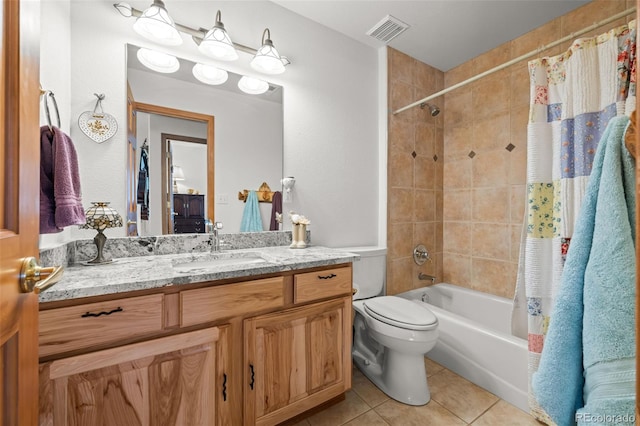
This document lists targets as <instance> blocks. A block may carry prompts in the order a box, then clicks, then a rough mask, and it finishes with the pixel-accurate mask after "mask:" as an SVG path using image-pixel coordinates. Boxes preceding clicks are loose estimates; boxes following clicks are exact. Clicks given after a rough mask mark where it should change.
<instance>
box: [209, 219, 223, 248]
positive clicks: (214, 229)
mask: <svg viewBox="0 0 640 426" xmlns="http://www.w3.org/2000/svg"><path fill="white" fill-rule="evenodd" d="M219 229H222V222H213V223H212V224H211V233H212V234H213V247H212V249H213V251H220V233H219V232H218V230H219Z"/></svg>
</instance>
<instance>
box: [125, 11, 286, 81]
mask: <svg viewBox="0 0 640 426" xmlns="http://www.w3.org/2000/svg"><path fill="white" fill-rule="evenodd" d="M113 7H114V8H115V9H116V10H117V11H118V12H120V14H121V15H122V16H124V17H125V18H137V19H136V23H135V24H134V29H136V26H138V27H141V28H143V27H144V28H145V29H148V28H156V27H157V28H158V29H162V30H159V31H158V33H161V34H164V35H163V36H161V35H149V33H150V30H149V31H146V32H145V31H143V30H142V29H141V30H138V29H136V32H139V34H141V35H142V36H144V37H146V38H148V39H150V40H152V41H155V42H157V43H163V44H167V45H170V44H171V43H170V42H169V40H173V44H171V45H174V46H177V45H179V44H181V43H182V37H181V36H180V34H179V33H184V34H187V35H189V36H191V38H192V39H193V41H194V42H195V43H196V44H197V45H198V50H199V51H200V52H201V53H203V54H205V55H207V56H210V57H213V58H215V59H218V60H223V61H231V60H235V59H238V51H241V52H245V53H248V54H250V55H253V59H252V60H251V66H252V67H253V68H254V69H255V70H257V71H260V72H262V73H265V74H281V73H283V72H284V71H285V66H287V65H289V64H291V61H290V60H289V59H288V58H287V57H286V56H281V55H280V54H279V53H278V51H277V50H276V49H275V47H274V46H273V42H272V41H271V39H270V38H271V32H270V30H269V29H268V28H266V29H265V30H264V31H263V33H262V46H261V47H260V49H259V50H256V49H254V48H252V47H248V46H244V45H242V44H238V43H234V42H233V41H231V38H230V37H229V34H228V33H227V31H226V30H225V28H224V24H223V23H222V21H221V13H220V11H219V10H218V12H217V13H216V22H215V24H214V26H213V28H211V29H210V30H206V29H202V28H200V29H194V28H190V27H187V26H185V25H182V24H179V23H177V22H174V21H173V20H172V19H171V17H170V16H169V14H168V13H167V10H166V8H165V7H164V3H163V2H162V1H161V0H154V2H153V4H152V5H151V7H149V9H147V10H145V11H144V12H141V11H140V10H138V9H135V8H133V7H131V5H129V4H128V3H125V2H120V3H114V5H113ZM151 20H154V21H153V23H152V22H151ZM139 22H141V23H140V24H138V23H139ZM164 32H166V34H165V33H164ZM169 33H171V34H173V35H172V36H170V37H169ZM175 34H177V35H178V37H177V38H175ZM178 39H179V40H178ZM161 72H162V71H161Z"/></svg>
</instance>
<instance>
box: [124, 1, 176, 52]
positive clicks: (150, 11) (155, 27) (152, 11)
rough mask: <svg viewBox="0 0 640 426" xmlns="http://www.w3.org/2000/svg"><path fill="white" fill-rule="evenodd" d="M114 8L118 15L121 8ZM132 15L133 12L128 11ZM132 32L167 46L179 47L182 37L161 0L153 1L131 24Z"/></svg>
mask: <svg viewBox="0 0 640 426" xmlns="http://www.w3.org/2000/svg"><path fill="white" fill-rule="evenodd" d="M119 5H120V7H116V8H117V9H118V11H120V13H122V12H123V10H125V9H126V8H125V9H123V7H124V6H122V4H121V3H119ZM130 13H131V14H132V15H133V11H132V10H131V9H130ZM133 30H134V31H135V32H137V33H138V34H140V35H141V36H142V37H144V38H146V39H148V40H151V41H154V42H156V43H160V44H165V45H167V46H179V45H181V44H182V37H181V36H180V33H179V32H178V30H177V29H176V25H175V23H174V22H173V19H171V16H169V12H167V9H166V8H165V7H164V3H163V2H162V0H153V4H152V5H151V6H149V8H147V10H145V11H144V12H142V15H141V16H140V17H138V19H136V22H135V23H134V24H133Z"/></svg>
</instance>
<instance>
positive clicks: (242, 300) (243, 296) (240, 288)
mask: <svg viewBox="0 0 640 426" xmlns="http://www.w3.org/2000/svg"><path fill="white" fill-rule="evenodd" d="M282 306H284V278H283V277H275V278H265V279H262V280H254V281H246V282H242V283H237V284H228V285H221V286H216V287H206V288H199V289H196V290H186V291H183V292H181V293H180V313H181V317H180V318H181V321H180V325H181V326H182V327H187V326H190V325H196V324H204V323H207V322H211V321H216V320H218V319H221V318H228V317H232V316H241V315H245V314H249V313H253V312H259V311H261V310H264V309H271V308H279V307H282Z"/></svg>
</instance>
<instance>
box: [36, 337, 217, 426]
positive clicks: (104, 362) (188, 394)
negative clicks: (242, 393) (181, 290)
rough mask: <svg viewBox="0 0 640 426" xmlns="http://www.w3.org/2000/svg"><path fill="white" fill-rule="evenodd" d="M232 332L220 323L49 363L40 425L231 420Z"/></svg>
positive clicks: (194, 424)
mask: <svg viewBox="0 0 640 426" xmlns="http://www.w3.org/2000/svg"><path fill="white" fill-rule="evenodd" d="M226 334H227V330H226V328H224V329H222V330H221V329H220V328H218V327H213V328H208V329H204V330H198V331H193V332H189V333H184V334H178V335H175V336H169V337H162V338H157V339H154V340H150V341H147V342H141V343H134V344H130V345H126V346H122V347H117V348H113V349H107V350H103V351H98V352H92V353H88V354H84V355H78V356H75V357H70V358H63V359H60V360H56V361H51V362H47V363H44V364H42V365H41V366H40V370H41V375H40V380H41V398H42V401H41V403H40V425H41V426H43V425H52V426H66V425H77V426H83V425H85V426H112V425H118V426H151V425H163V426H180V425H189V426H215V425H218V424H224V423H223V422H222V421H221V419H219V418H217V414H216V411H217V409H218V408H220V410H221V413H225V412H226V410H225V409H224V405H226V404H228V403H227V400H228V397H227V393H228V384H227V380H225V376H227V372H226V371H224V369H223V368H222V365H223V363H222V362H221V357H223V356H224V355H223V354H224V347H225V346H226V341H225V340H226V337H224V338H223V339H222V340H221V337H222V336H226ZM227 377H228V376H227Z"/></svg>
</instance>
